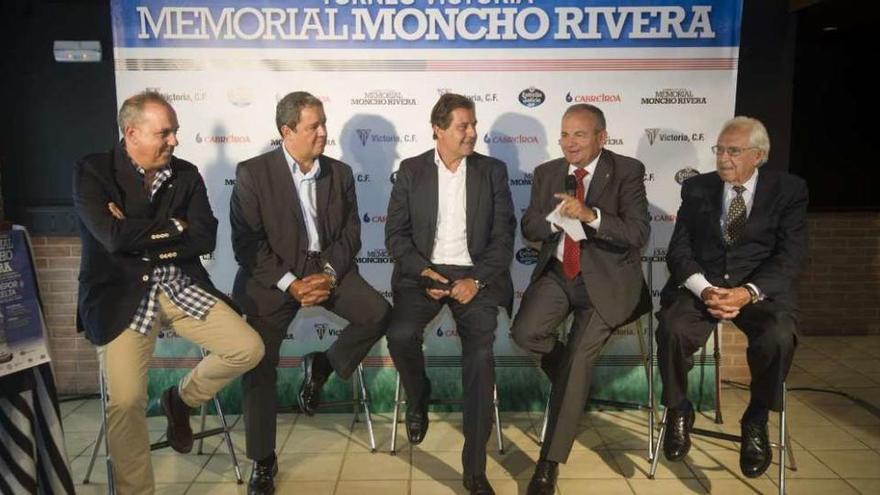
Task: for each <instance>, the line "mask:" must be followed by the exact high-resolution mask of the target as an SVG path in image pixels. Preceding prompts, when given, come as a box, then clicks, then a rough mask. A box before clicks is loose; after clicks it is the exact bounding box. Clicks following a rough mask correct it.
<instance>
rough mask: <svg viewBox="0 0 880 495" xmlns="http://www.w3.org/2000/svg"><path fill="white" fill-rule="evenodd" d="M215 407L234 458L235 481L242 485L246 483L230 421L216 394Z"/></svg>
mask: <svg viewBox="0 0 880 495" xmlns="http://www.w3.org/2000/svg"><path fill="white" fill-rule="evenodd" d="M214 408H215V409H217V418H219V419H220V424H221V425H223V440H224V442H225V443H226V450H228V451H229V456H230V457H231V458H232V467H233V469H235V481H236V482H237V483H238V484H239V485H240V484H242V483H244V479H243V478H242V477H241V467H239V465H238V457H236V455H235V446H234V445H232V436H230V435H229V430H230V428H229V423H228V422H227V421H226V415H225V414H223V407H222V406H221V405H220V399H219V398H218V397H217V396H214Z"/></svg>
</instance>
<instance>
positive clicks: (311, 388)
mask: <svg viewBox="0 0 880 495" xmlns="http://www.w3.org/2000/svg"><path fill="white" fill-rule="evenodd" d="M327 368H330V369H331V370H332V368H331V367H330V363H329V362H328V361H327V356H326V355H325V354H324V353H323V352H310V353H308V354H306V355H305V356H303V359H302V369H303V381H302V385H300V387H299V394H297V400H298V401H299V409H300V410H301V411H302V412H304V413H306V414H307V415H308V416H313V415H314V414H315V411H317V410H318V403H319V399H320V397H321V388H322V387H324V383H326V382H327V378H329V377H330V372H329V371H327Z"/></svg>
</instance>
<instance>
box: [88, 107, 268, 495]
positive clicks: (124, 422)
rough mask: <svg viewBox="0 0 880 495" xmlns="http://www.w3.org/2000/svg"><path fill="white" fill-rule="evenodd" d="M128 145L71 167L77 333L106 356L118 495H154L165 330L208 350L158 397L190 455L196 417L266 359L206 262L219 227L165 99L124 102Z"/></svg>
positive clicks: (180, 446)
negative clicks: (154, 410)
mask: <svg viewBox="0 0 880 495" xmlns="http://www.w3.org/2000/svg"><path fill="white" fill-rule="evenodd" d="M118 120H119V129H120V131H121V132H122V142H121V143H119V145H117V146H116V148H114V149H113V150H112V151H109V152H106V153H99V154H94V155H89V156H87V157H85V158H83V159H82V160H80V161H79V162H77V164H76V166H75V167H74V174H73V202H74V207H75V208H76V213H77V215H78V217H79V226H80V238H81V239H82V258H81V262H80V274H79V304H78V307H77V327H78V330H80V331H85V333H86V338H88V339H89V341H90V342H92V343H93V344H95V345H96V346H98V358H99V359H100V361H101V366H102V369H103V371H104V375H105V378H106V384H107V391H108V394H109V404H108V407H107V431H108V438H109V442H110V454H111V456H112V457H113V468H114V469H113V474H114V479H115V481H116V488H117V491H118V492H119V493H134V494H147V493H153V470H152V465H151V464H150V438H149V435H148V434H147V422H146V417H145V409H146V406H147V368H148V364H149V360H150V357H151V356H152V354H153V348H154V346H155V343H156V336H157V334H158V332H159V330H160V328H162V327H163V326H166V325H167V326H171V327H172V328H173V329H174V330H175V331H176V332H177V333H178V334H179V335H181V336H183V337H186V338H187V339H189V340H191V341H193V342H194V343H196V344H198V345H200V346H202V347H205V348H206V349H208V350H209V351H210V354H209V355H208V357H206V358H205V359H203V360H202V361H201V362H200V363H199V364H198V366H196V367H195V368H194V369H193V370H192V371H191V372H189V373H188V374H187V375H186V376H185V377H184V378H183V379H182V380H181V381H180V383H179V385H176V386H172V387H170V388H169V389H167V390H166V391H165V392H164V393H163V394H162V397H161V407H162V411H163V412H164V413H165V416H166V417H167V418H168V430H167V436H168V440H169V442H170V443H171V446H172V447H173V448H174V449H175V450H177V451H178V452H189V451H190V449H191V448H192V444H193V439H192V430H191V429H190V426H189V413H190V409H191V408H193V407H196V406H198V405H199V404H201V403H203V402H205V401H206V400H209V399H210V398H211V397H213V396H214V395H215V394H216V393H217V392H218V391H219V390H220V389H221V388H223V386H224V385H226V384H227V383H228V382H229V381H230V380H232V379H233V378H235V377H236V376H238V375H240V374H242V373H244V372H245V371H246V370H249V369H251V368H253V367H254V366H255V365H256V364H257V362H258V361H259V360H260V359H261V358H262V357H263V343H262V342H261V341H260V338H259V336H258V335H257V334H256V332H254V331H253V329H251V328H250V327H249V326H248V325H247V323H245V322H244V320H243V319H242V318H241V317H240V316H239V315H238V314H237V313H236V312H235V311H234V310H232V309H231V308H230V305H231V304H232V303H231V301H229V300H228V299H227V298H226V296H225V295H223V294H222V293H221V292H220V291H218V290H217V289H215V288H214V286H213V285H212V284H211V281H210V280H209V279H208V273H207V272H206V271H205V269H204V268H203V267H202V263H201V261H200V259H199V256H200V255H202V254H206V253H210V252H212V251H213V250H214V244H215V241H216V237H217V219H216V218H214V215H213V213H212V212H211V205H210V204H209V203H208V195H207V193H206V191H205V184H204V182H203V181H202V177H201V176H200V175H199V171H198V169H196V167H195V166H193V165H192V164H191V163H189V162H186V161H184V160H181V159H179V158H177V157H175V156H173V155H172V153H173V152H174V148H175V147H176V146H177V144H178V142H177V128H178V125H177V116H176V114H175V112H174V109H173V108H171V105H170V104H169V103H168V102H167V101H166V100H165V99H164V98H163V97H162V96H161V95H159V94H158V93H153V92H145V93H141V94H138V95H135V96H132V97H131V98H129V99H127V100H125V102H124V103H123V105H122V108H121V109H120V110H119V119H118Z"/></svg>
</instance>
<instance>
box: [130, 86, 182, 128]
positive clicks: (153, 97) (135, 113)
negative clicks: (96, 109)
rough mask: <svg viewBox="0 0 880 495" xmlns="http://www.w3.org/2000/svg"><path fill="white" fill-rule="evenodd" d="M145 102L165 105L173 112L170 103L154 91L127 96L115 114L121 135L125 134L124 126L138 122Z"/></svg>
mask: <svg viewBox="0 0 880 495" xmlns="http://www.w3.org/2000/svg"><path fill="white" fill-rule="evenodd" d="M147 103H157V104H159V105H165V107H166V108H168V109H169V110H171V111H172V112H174V107H172V106H171V103H168V100H166V99H165V97H164V96H162V95H161V94H159V93H158V92H156V91H151V90H147V91H142V92H140V93H138V94H136V95H134V96H129V97H128V98H127V99H126V100H125V101H124V102H122V107H121V108H120V109H119V114H118V115H117V116H116V124H117V125H119V132H120V133H121V134H122V135H125V128H126V127H131V126H134V125H135V124H137V123H138V122H140V120H141V116H142V115H143V113H144V107H145V106H146V105H147Z"/></svg>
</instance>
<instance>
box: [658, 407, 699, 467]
mask: <svg viewBox="0 0 880 495" xmlns="http://www.w3.org/2000/svg"><path fill="white" fill-rule="evenodd" d="M693 426H694V410H693V408H690V409H688V410H686V411H683V410H681V409H669V413H668V414H667V415H666V433H665V434H664V435H663V455H665V456H666V459H667V460H670V461H680V460H682V459H683V458H684V456H686V455H687V454H688V452H689V451H690V450H691V435H690V431H691V428H693Z"/></svg>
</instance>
